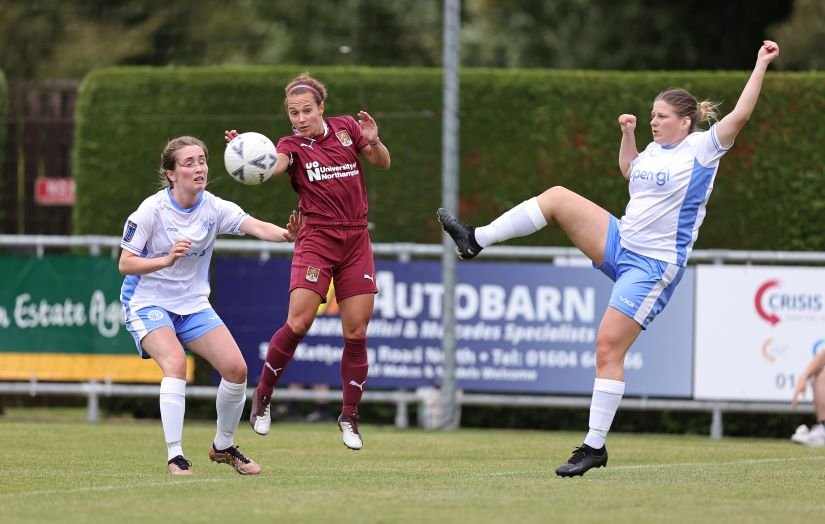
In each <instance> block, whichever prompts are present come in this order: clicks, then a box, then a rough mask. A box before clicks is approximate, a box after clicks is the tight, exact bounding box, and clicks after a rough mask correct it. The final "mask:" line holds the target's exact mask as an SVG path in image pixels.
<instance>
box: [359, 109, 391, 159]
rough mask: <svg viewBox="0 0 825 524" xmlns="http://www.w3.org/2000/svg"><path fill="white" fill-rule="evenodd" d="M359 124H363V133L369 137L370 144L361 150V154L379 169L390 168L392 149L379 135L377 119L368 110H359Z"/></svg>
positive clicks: (365, 136)
mask: <svg viewBox="0 0 825 524" xmlns="http://www.w3.org/2000/svg"><path fill="white" fill-rule="evenodd" d="M358 125H359V126H361V134H362V135H364V138H366V139H367V142H368V143H369V145H368V146H367V147H365V148H364V149H362V150H361V154H362V155H364V158H365V159H366V160H367V162H369V163H370V164H372V165H374V166H375V167H377V168H378V169H389V168H390V151H389V150H388V149H387V146H385V145H384V144H382V143H381V139H380V138H379V137H378V124H376V123H375V119H374V118H372V117H371V116H370V114H369V113H367V112H366V111H359V112H358Z"/></svg>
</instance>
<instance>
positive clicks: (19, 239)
mask: <svg viewBox="0 0 825 524" xmlns="http://www.w3.org/2000/svg"><path fill="white" fill-rule="evenodd" d="M3 248H31V249H33V250H34V254H35V255H37V256H39V257H40V256H43V255H44V254H45V252H46V249H48V248H86V249H88V250H89V253H90V254H92V255H100V254H101V253H103V252H104V250H109V251H110V253H111V256H113V257H115V256H117V255H118V254H119V253H120V237H114V236H103V235H78V236H57V235H55V236H52V235H0V250H2V249H3ZM372 248H373V251H374V252H375V254H376V255H378V256H382V257H394V258H399V259H401V260H410V259H412V258H438V257H440V256H441V254H442V252H443V247H442V245H441V244H414V243H411V242H381V243H376V244H373V246H372ZM215 251H216V252H220V251H224V252H233V253H257V254H258V255H259V256H260V257H261V258H262V259H267V258H269V257H270V256H271V255H272V254H278V255H289V254H291V253H292V252H293V245H292V244H288V243H280V242H266V241H264V240H241V239H232V238H219V239H218V240H217V241H216V242H215ZM480 258H482V259H483V258H497V259H521V260H524V259H531V260H555V259H558V258H564V259H570V258H574V259H575V258H584V256H583V255H582V253H581V251H579V250H578V249H576V248H575V247H553V246H507V245H504V246H491V247H488V248H486V249H485V250H484V252H483V253H482V254H481V255H480ZM690 261H691V262H710V263H714V264H725V263H739V264H741V263H793V264H815V265H819V264H825V252H821V251H748V250H735V249H696V250H694V251H693V252H692V253H691V256H690Z"/></svg>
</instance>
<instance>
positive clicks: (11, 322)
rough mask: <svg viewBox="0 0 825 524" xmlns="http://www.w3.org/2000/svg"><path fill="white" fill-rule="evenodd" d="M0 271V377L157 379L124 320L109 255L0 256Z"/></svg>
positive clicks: (118, 280) (118, 281)
mask: <svg viewBox="0 0 825 524" xmlns="http://www.w3.org/2000/svg"><path fill="white" fill-rule="evenodd" d="M0 275H2V285H0V380H3V379H6V380H9V379H10V380H30V379H32V378H34V379H37V380H90V379H100V380H112V381H121V382H123V381H130V382H155V381H157V380H160V377H161V374H160V370H159V368H158V366H157V365H156V364H155V363H154V361H152V360H144V359H141V358H140V357H139V356H138V353H137V350H136V348H135V343H134V340H133V339H132V336H131V335H130V334H129V333H128V332H127V331H126V328H125V326H124V322H123V308H122V306H121V304H120V286H121V283H122V282H123V276H122V275H120V273H119V272H118V270H117V261H116V260H114V259H111V258H107V257H94V256H74V255H66V256H45V257H42V258H34V257H18V256H0ZM190 367H191V366H190Z"/></svg>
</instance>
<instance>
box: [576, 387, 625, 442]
mask: <svg viewBox="0 0 825 524" xmlns="http://www.w3.org/2000/svg"><path fill="white" fill-rule="evenodd" d="M622 395H624V382H620V381H618V380H610V379H606V378H597V379H596V380H595V382H594V383H593V400H592V401H591V402H590V431H588V432H587V436H586V437H585V438H584V443H585V444H587V445H588V446H590V447H591V448H594V449H601V448H603V447H604V441H605V439H606V438H607V432H608V431H610V425H611V424H613V417H614V416H615V415H616V411H618V409H619V403H620V402H621V401H622Z"/></svg>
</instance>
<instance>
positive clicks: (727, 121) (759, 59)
mask: <svg viewBox="0 0 825 524" xmlns="http://www.w3.org/2000/svg"><path fill="white" fill-rule="evenodd" d="M777 56H779V44H777V43H776V42H772V41H770V40H765V41H764V42H763V43H762V47H760V48H759V53H757V56H756V65H755V66H754V67H753V72H752V73H751V76H750V78H749V79H748V83H747V84H745V88H744V89H742V94H741V95H739V100H738V101H737V102H736V107H734V108H733V111H731V112H730V113H728V114H727V115H725V117H724V118H723V119H722V120H720V121H719V123H718V124H716V136H717V137H718V138H719V144H720V145H721V146H722V147H726V148H727V147H730V146H731V145H733V141H734V140H736V136H737V135H738V134H739V131H741V130H742V128H743V127H745V123H746V122H747V121H748V119H749V118H750V117H751V113H753V108H754V107H755V106H756V100H757V99H758V98H759V92H760V91H762V80H764V78H765V71H767V69H768V65H769V64H770V63H771V62H773V60H774V59H775V58H776V57H777Z"/></svg>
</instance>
